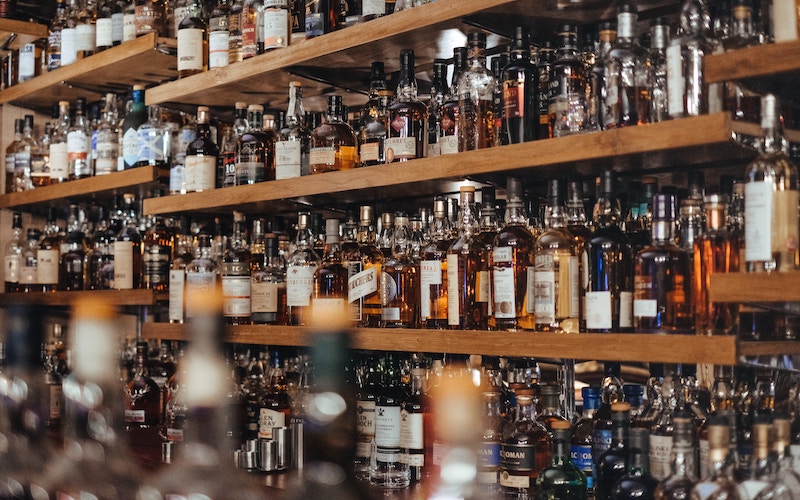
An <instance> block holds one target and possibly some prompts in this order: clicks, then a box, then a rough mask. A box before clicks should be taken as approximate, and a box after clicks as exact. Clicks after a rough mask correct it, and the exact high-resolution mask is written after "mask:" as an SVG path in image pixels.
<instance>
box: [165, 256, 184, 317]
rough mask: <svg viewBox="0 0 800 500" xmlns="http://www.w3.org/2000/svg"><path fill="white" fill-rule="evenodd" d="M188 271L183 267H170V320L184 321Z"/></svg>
mask: <svg viewBox="0 0 800 500" xmlns="http://www.w3.org/2000/svg"><path fill="white" fill-rule="evenodd" d="M185 278H186V273H185V272H184V270H183V269H170V271H169V311H168V314H169V320H170V321H176V322H180V321H183V297H184V294H183V292H184V290H183V286H184V281H185Z"/></svg>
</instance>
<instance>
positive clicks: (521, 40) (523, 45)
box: [511, 26, 531, 50]
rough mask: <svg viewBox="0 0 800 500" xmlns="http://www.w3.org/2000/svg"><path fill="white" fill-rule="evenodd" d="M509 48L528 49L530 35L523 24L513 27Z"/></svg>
mask: <svg viewBox="0 0 800 500" xmlns="http://www.w3.org/2000/svg"><path fill="white" fill-rule="evenodd" d="M511 39H512V42H511V50H530V49H531V35H530V32H528V29H527V28H526V27H524V26H515V27H514V36H512V37H511Z"/></svg>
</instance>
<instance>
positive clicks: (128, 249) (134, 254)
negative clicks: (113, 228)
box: [114, 194, 143, 290]
mask: <svg viewBox="0 0 800 500" xmlns="http://www.w3.org/2000/svg"><path fill="white" fill-rule="evenodd" d="M123 201H124V206H123V211H124V215H123V217H124V219H123V223H122V228H121V229H120V231H119V233H118V234H117V238H116V239H115V240H114V288H115V289H117V290H130V289H133V288H140V287H141V286H142V267H143V256H142V235H141V233H140V232H139V223H138V219H137V216H136V207H135V203H136V199H135V198H134V196H133V195H131V194H126V195H124V197H123Z"/></svg>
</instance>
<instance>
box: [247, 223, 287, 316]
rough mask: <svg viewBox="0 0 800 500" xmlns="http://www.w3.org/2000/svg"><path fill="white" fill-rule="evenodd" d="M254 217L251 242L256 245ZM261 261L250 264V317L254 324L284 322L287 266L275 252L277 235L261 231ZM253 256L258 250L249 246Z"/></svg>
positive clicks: (276, 251)
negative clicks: (262, 239) (262, 248)
mask: <svg viewBox="0 0 800 500" xmlns="http://www.w3.org/2000/svg"><path fill="white" fill-rule="evenodd" d="M257 223H258V224H261V221H259V220H256V221H253V244H254V245H256V241H257V239H256V234H258V233H257V231H256V224H257ZM263 245H264V251H263V263H262V264H260V265H259V264H257V263H256V262H255V261H254V263H253V266H252V267H251V283H250V318H251V319H252V321H253V324H256V325H261V324H268V325H275V324H277V325H283V324H286V323H287V318H286V268H285V266H284V263H283V260H282V259H281V257H280V256H279V255H278V236H277V235H276V234H275V233H269V234H266V235H264V242H263ZM251 253H252V254H253V256H254V257H257V256H258V254H257V253H256V252H255V251H254V250H251Z"/></svg>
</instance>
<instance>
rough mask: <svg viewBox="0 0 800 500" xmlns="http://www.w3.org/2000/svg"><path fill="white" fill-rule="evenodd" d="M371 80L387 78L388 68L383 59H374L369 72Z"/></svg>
mask: <svg viewBox="0 0 800 500" xmlns="http://www.w3.org/2000/svg"><path fill="white" fill-rule="evenodd" d="M369 78H370V80H385V79H386V70H385V69H384V65H383V62H382V61H373V62H372V66H371V67H370V72H369Z"/></svg>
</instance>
